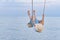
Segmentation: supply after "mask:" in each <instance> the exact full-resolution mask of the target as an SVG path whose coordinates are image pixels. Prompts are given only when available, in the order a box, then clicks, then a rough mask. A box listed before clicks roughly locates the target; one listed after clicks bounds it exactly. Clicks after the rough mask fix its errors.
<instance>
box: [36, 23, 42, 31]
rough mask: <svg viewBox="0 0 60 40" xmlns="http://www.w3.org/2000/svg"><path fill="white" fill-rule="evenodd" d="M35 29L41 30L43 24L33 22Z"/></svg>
mask: <svg viewBox="0 0 60 40" xmlns="http://www.w3.org/2000/svg"><path fill="white" fill-rule="evenodd" d="M35 30H36V31H37V32H42V30H43V25H42V24H41V23H38V24H35Z"/></svg>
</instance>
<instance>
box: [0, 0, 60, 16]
mask: <svg viewBox="0 0 60 40" xmlns="http://www.w3.org/2000/svg"><path fill="white" fill-rule="evenodd" d="M43 2H44V0H34V9H35V10H36V13H37V15H39V14H42V9H43ZM28 9H30V10H31V0H0V16H27V10H28ZM23 11H24V12H23ZM45 14H46V16H60V0H46V11H45Z"/></svg>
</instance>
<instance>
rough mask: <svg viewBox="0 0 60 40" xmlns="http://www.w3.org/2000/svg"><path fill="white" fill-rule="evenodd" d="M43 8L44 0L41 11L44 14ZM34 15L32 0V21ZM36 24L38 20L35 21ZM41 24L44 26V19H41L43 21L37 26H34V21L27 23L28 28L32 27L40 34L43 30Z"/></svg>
mask: <svg viewBox="0 0 60 40" xmlns="http://www.w3.org/2000/svg"><path fill="white" fill-rule="evenodd" d="M45 6H46V0H44V5H43V10H42V13H43V14H45ZM34 15H35V14H34V13H33V0H32V20H33V19H34V18H33V16H34ZM29 17H30V16H29ZM37 22H38V20H37ZM43 24H44V18H43V21H41V23H38V24H36V23H35V21H32V23H28V27H32V26H33V25H34V26H35V29H36V31H37V32H41V31H42V29H43Z"/></svg>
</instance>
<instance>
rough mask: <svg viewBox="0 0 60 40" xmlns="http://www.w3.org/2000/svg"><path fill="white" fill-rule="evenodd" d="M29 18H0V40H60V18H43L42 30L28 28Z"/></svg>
mask: <svg viewBox="0 0 60 40" xmlns="http://www.w3.org/2000/svg"><path fill="white" fill-rule="evenodd" d="M28 22H29V18H26V17H0V40H60V17H45V25H44V30H43V31H42V32H41V33H38V32H36V31H35V29H34V27H33V28H28V27H27V23H28Z"/></svg>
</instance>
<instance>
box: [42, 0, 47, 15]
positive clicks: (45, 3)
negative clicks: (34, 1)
mask: <svg viewBox="0 0 60 40" xmlns="http://www.w3.org/2000/svg"><path fill="white" fill-rule="evenodd" d="M45 6H46V0H44V8H43V14H44V13H45Z"/></svg>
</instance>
